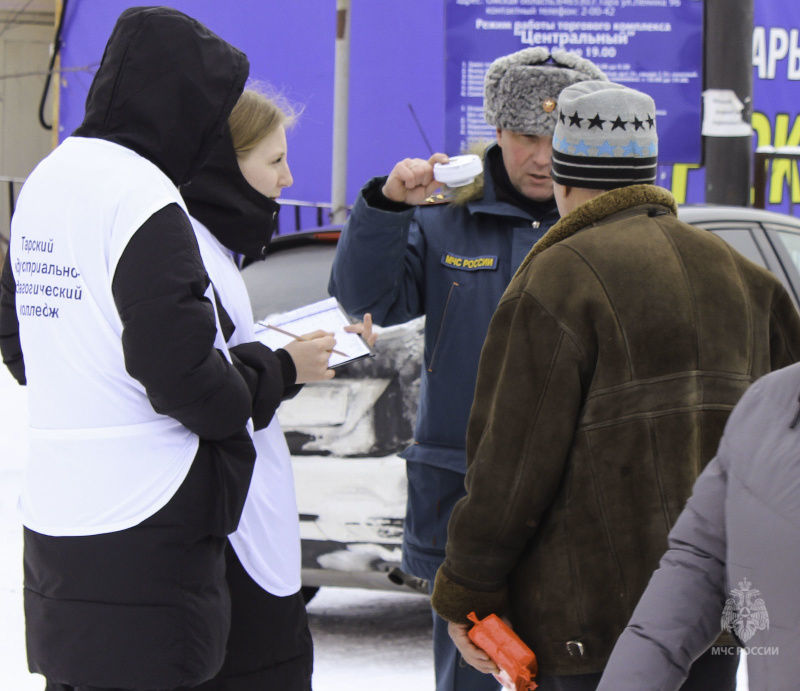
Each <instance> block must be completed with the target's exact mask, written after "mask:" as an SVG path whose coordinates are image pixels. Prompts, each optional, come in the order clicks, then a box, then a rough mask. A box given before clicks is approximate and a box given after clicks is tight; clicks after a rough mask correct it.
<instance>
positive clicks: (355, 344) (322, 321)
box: [255, 298, 372, 367]
mask: <svg viewBox="0 0 800 691" xmlns="http://www.w3.org/2000/svg"><path fill="white" fill-rule="evenodd" d="M350 324H352V322H351V321H350V318H349V317H348V316H347V314H346V313H345V311H344V310H343V309H342V306H341V305H340V304H339V302H338V301H337V300H336V298H327V299H325V300H320V301H319V302H312V303H311V304H309V305H304V306H303V307H298V308H297V309H293V310H290V311H288V312H282V313H281V314H273V315H270V316H269V317H267V318H266V319H262V320H261V321H258V322H256V324H255V329H256V338H258V340H259V341H261V342H262V343H263V344H264V345H265V346H267V347H268V348H270V349H271V350H277V349H278V348H283V347H284V346H285V345H286V344H287V343H290V342H291V341H292V340H294V339H293V338H292V336H288V335H286V334H283V333H280V332H279V331H275V330H273V329H270V328H269V326H270V325H271V326H275V327H278V328H280V329H283V330H284V331H288V332H289V333H291V334H293V335H295V336H303V335H304V334H308V333H312V332H313V331H318V330H322V331H328V332H330V333H332V334H333V335H334V337H335V338H336V345H335V346H334V348H335V349H336V350H338V351H340V352H341V353H344V355H339V354H338V353H331V357H330V360H329V361H328V366H329V367H338V366H339V365H344V364H345V363H348V362H352V361H353V360H358V359H359V358H362V357H368V356H370V355H372V350H371V349H370V347H369V345H367V342H366V341H365V340H364V339H363V338H361V336H359V335H358V334H353V333H349V332H347V331H345V330H344V327H345V326H349V325H350Z"/></svg>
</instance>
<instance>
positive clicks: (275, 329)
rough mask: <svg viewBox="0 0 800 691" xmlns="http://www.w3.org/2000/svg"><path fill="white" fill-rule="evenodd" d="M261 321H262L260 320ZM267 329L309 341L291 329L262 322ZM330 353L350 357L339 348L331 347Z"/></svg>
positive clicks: (302, 340) (297, 339)
mask: <svg viewBox="0 0 800 691" xmlns="http://www.w3.org/2000/svg"><path fill="white" fill-rule="evenodd" d="M262 323H263V322H262ZM264 326H266V327H267V328H268V329H272V330H273V331H277V332H278V333H282V334H283V335H284V336H289V337H291V338H293V339H294V340H295V341H301V342H305V341H310V340H311V339H310V338H303V337H302V336H298V335H297V334H293V333H292V332H291V331H286V330H285V329H281V328H280V327H277V326H273V325H272V324H264ZM331 352H332V353H336V354H337V355H341V356H342V357H350V356H349V355H348V354H347V353H343V352H342V351H341V350H336V349H332V350H331Z"/></svg>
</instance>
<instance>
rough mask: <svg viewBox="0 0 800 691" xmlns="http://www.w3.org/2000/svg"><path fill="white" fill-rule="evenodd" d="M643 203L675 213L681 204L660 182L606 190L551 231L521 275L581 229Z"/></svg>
mask: <svg viewBox="0 0 800 691" xmlns="http://www.w3.org/2000/svg"><path fill="white" fill-rule="evenodd" d="M642 204H657V205H660V206H665V207H667V209H668V210H669V212H670V213H671V214H673V215H677V213H678V204H677V202H676V201H675V197H673V196H672V195H671V194H670V193H669V192H667V190H665V189H663V188H662V187H657V186H656V185H631V186H629V187H620V188H618V189H615V190H609V191H608V192H604V193H603V194H601V195H600V196H598V197H594V198H593V199H590V200H589V201H588V202H586V203H585V204H581V205H580V206H579V207H578V208H577V209H574V210H573V211H571V212H570V213H568V214H567V215H566V216H564V217H563V218H562V219H561V220H560V221H558V223H556V224H555V225H554V226H553V227H552V228H550V230H548V231H547V232H546V233H545V234H544V237H542V239H541V240H539V241H538V242H537V243H536V244H535V245H534V246H533V249H531V251H530V252H528V256H527V257H525V259H524V260H523V262H522V264H521V265H520V267H519V269H517V274H519V273H520V272H521V271H522V270H523V269H524V268H525V267H526V266H527V265H528V264H530V262H531V261H532V260H533V258H534V257H535V256H536V255H537V254H541V253H542V252H544V251H545V250H546V249H547V248H548V247H552V246H553V245H555V244H556V243H559V242H561V241H562V240H566V239H567V238H568V237H570V236H572V235H574V234H575V233H577V232H578V231H579V230H583V229H584V228H587V227H589V226H594V225H597V223H598V222H599V221H602V220H603V219H604V218H607V217H608V216H611V215H612V214H615V213H617V212H619V211H625V210H626V209H630V208H632V207H634V206H641V205H642Z"/></svg>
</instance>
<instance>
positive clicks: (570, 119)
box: [551, 81, 658, 190]
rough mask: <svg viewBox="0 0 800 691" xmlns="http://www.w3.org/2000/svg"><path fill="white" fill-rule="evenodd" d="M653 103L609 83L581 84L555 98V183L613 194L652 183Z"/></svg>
mask: <svg viewBox="0 0 800 691" xmlns="http://www.w3.org/2000/svg"><path fill="white" fill-rule="evenodd" d="M657 163H658V136H657V135H656V104H655V103H654V102H653V99H652V98H650V97H649V96H648V95H647V94H643V93H642V92H641V91H636V90H635V89H630V88H628V87H627V86H622V84H614V83H612V82H599V81H591V82H581V83H579V84H575V85H573V86H569V87H567V88H566V89H564V91H562V92H561V95H560V96H559V97H558V120H557V122H556V129H555V132H554V134H553V163H552V171H551V175H552V178H553V181H554V182H557V183H558V184H559V185H564V186H566V187H585V188H589V189H602V190H611V189H614V188H616V187H625V186H626V185H639V184H644V183H649V184H652V183H654V182H655V180H656V165H657Z"/></svg>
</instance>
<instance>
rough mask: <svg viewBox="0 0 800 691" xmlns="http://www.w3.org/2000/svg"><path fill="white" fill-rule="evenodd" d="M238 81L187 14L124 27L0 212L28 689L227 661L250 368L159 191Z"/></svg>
mask: <svg viewBox="0 0 800 691" xmlns="http://www.w3.org/2000/svg"><path fill="white" fill-rule="evenodd" d="M248 72H249V64H248V61H247V58H246V56H245V55H244V54H243V53H241V52H240V51H238V50H237V49H235V48H234V47H232V46H230V45H229V44H227V43H226V42H225V41H223V40H221V39H220V38H219V37H217V36H215V35H214V34H213V33H211V32H210V31H208V29H206V28H205V27H204V26H202V25H201V24H199V23H198V22H196V21H195V20H193V19H191V18H190V17H187V16H186V15H184V14H182V13H180V12H177V11H175V10H172V9H169V8H163V7H161V8H152V7H145V8H143V7H139V8H132V9H129V10H126V11H125V12H123V13H122V15H121V16H120V18H119V19H118V21H117V24H116V26H115V28H114V31H113V33H112V35H111V37H110V39H109V42H108V44H107V46H106V50H105V53H104V56H103V60H102V63H101V65H100V67H99V69H98V71H97V74H96V75H95V78H94V80H93V82H92V85H91V88H90V90H89V94H88V97H87V102H86V115H85V118H84V121H83V123H82V125H81V126H80V127H79V128H78V129H77V130H76V131H75V132H74V133H73V135H72V136H70V137H68V138H67V139H66V140H65V141H64V142H63V143H62V144H61V145H60V146H58V147H57V148H56V149H55V151H54V152H53V153H52V154H50V155H49V156H48V157H47V158H46V159H45V160H44V161H43V162H42V163H40V164H39V166H38V167H37V168H36V170H34V172H33V173H32V174H31V175H30V177H29V178H28V180H27V182H26V184H25V186H24V187H23V189H22V191H21V194H20V197H19V201H18V204H17V208H16V212H15V214H14V218H13V221H12V231H11V238H12V239H11V243H10V247H9V254H8V259H7V262H6V266H5V270H4V272H3V281H2V294H0V347H2V354H3V360H4V362H6V363H7V364H8V365H9V368H10V369H11V371H12V373H13V374H14V375H15V376H16V377H17V379H18V380H19V381H20V383H25V382H26V381H27V385H28V393H29V403H30V460H29V464H28V468H27V472H26V479H25V485H24V488H23V493H22V497H21V499H20V511H21V515H22V521H23V523H24V526H25V529H24V542H25V554H24V578H25V592H24V602H25V616H26V628H27V634H26V635H27V653H28V663H29V667H30V669H31V671H32V672H37V673H40V674H42V675H44V677H46V679H47V687H46V688H47V691H102V690H105V689H114V690H115V691H125V690H128V689H136V690H137V691H152V690H156V689H158V690H160V691H161V690H170V689H179V688H180V689H183V688H185V687H193V686H196V685H197V684H199V683H202V682H204V681H206V680H208V679H210V678H211V677H213V676H214V675H215V674H217V672H218V671H219V669H220V667H221V665H222V662H223V659H224V655H225V646H226V642H227V638H228V631H229V628H230V616H231V615H230V612H231V608H230V595H229V591H228V585H227V582H226V579H225V548H226V544H227V541H228V537H227V536H228V535H229V534H230V533H232V532H234V531H236V529H237V527H238V525H239V519H240V515H241V513H242V509H243V506H244V504H245V499H246V496H247V491H248V488H249V485H250V480H251V475H252V473H253V466H254V463H255V459H256V448H255V446H254V442H253V438H252V436H251V431H252V428H253V423H254V422H255V423H258V421H259V419H260V414H261V411H260V406H262V403H261V401H260V398H259V395H260V392H259V387H260V382H261V381H262V372H260V371H259V370H258V369H254V368H253V367H251V366H250V365H249V364H248V363H247V362H246V360H247V358H246V357H244V358H242V359H240V358H239V357H237V354H236V348H231V349H229V348H228V346H227V344H226V339H225V338H224V336H223V335H222V333H223V330H224V329H225V328H226V326H227V323H228V322H226V319H225V314H224V312H223V311H222V310H221V309H220V308H219V305H218V300H217V296H216V295H215V293H214V290H213V287H212V286H211V283H210V281H209V277H208V274H207V272H206V270H205V268H204V266H203V262H202V259H201V256H200V252H199V249H198V245H197V240H196V238H195V235H194V232H193V229H192V226H191V223H190V221H189V217H188V215H187V212H186V207H185V204H184V201H183V199H182V197H181V195H180V193H179V190H178V186H179V185H181V184H183V183H186V182H187V181H188V180H190V179H191V177H192V175H193V174H194V173H195V172H196V171H197V169H198V168H199V167H200V165H202V163H203V162H204V161H205V159H206V158H207V156H208V153H209V152H210V151H211V150H212V148H213V147H214V145H215V144H216V143H217V142H218V140H219V137H220V135H221V133H222V132H223V130H224V129H225V123H226V121H227V118H228V115H229V114H230V112H231V110H232V108H233V106H234V104H235V103H236V101H237V100H238V98H239V95H240V94H241V91H242V89H243V86H244V83H245V81H246V79H247V76H248ZM187 114H191V117H190V118H188V119H187ZM333 343H334V339H333V338H332V337H325V338H318V339H316V340H314V341H312V342H310V343H308V344H302V345H303V346H304V347H306V348H307V349H308V351H311V357H307V358H305V360H304V362H305V365H304V366H303V367H300V366H297V367H296V368H295V369H296V372H297V375H298V376H297V382H302V381H305V380H310V379H314V378H322V377H327V376H330V375H329V374H327V373H326V370H327V367H326V365H327V359H328V355H327V352H326V351H327V350H330V348H331V347H332V346H333ZM244 347H245V348H246V346H244ZM307 354H308V353H307ZM276 361H277V360H276ZM290 363H291V357H287V358H286V359H285V366H286V367H287V368H288V367H289V364H290ZM314 363H316V364H314ZM273 374H274V372H273ZM303 376H306V377H307V379H303ZM269 417H271V413H269ZM251 419H252V420H253V422H251ZM278 577H280V574H278Z"/></svg>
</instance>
